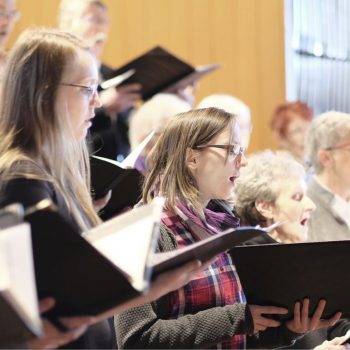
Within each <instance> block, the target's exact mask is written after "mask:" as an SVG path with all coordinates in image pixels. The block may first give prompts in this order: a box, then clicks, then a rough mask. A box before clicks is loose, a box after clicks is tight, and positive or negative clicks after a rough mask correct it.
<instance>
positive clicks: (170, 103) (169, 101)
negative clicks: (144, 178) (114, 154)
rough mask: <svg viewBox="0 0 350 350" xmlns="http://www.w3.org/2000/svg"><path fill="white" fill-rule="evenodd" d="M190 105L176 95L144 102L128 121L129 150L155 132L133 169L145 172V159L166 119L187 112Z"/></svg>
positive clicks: (159, 95) (163, 96) (156, 97)
mask: <svg viewBox="0 0 350 350" xmlns="http://www.w3.org/2000/svg"><path fill="white" fill-rule="evenodd" d="M190 109H191V104H190V103H189V102H187V101H186V100H184V99H183V98H180V97H179V96H178V95H176V94H165V93H160V94H157V95H155V96H153V97H152V98H151V99H150V100H148V101H146V102H145V103H144V104H143V105H142V106H141V107H140V108H139V109H138V110H136V111H135V113H133V114H132V116H131V119H130V129H129V138H130V143H131V149H132V150H133V149H135V148H136V147H137V146H138V145H139V144H140V143H141V142H142V141H143V140H144V138H145V137H146V136H147V135H149V134H150V133H151V132H152V131H154V132H155V134H154V136H153V138H152V140H151V141H150V142H149V143H148V144H147V146H146V147H145V149H144V150H143V152H142V154H141V155H140V156H139V157H138V159H137V162H136V164H135V167H136V168H137V169H138V170H139V171H140V172H141V173H143V174H146V172H147V166H146V157H147V155H148V153H149V152H150V150H151V149H152V147H153V145H154V144H155V143H156V142H157V139H158V137H159V135H160V133H161V132H162V131H163V129H164V127H165V125H166V123H167V122H168V119H169V118H170V117H172V116H174V115H175V114H178V113H182V112H187V111H189V110H190Z"/></svg>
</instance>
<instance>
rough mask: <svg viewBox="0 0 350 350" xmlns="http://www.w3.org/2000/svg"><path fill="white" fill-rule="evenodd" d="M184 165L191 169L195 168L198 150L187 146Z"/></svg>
mask: <svg viewBox="0 0 350 350" xmlns="http://www.w3.org/2000/svg"><path fill="white" fill-rule="evenodd" d="M186 165H187V166H188V168H189V169H190V170H192V171H194V170H196V169H197V166H198V151H196V150H194V149H193V148H190V147H188V148H187V150H186Z"/></svg>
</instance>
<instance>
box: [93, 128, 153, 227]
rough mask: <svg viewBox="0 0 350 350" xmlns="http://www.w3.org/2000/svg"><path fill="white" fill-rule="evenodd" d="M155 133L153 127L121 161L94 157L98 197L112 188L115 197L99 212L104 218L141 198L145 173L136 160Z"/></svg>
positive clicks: (94, 177)
mask: <svg viewBox="0 0 350 350" xmlns="http://www.w3.org/2000/svg"><path fill="white" fill-rule="evenodd" d="M153 135H154V132H153V131H152V132H151V133H150V134H149V135H148V136H147V137H145V139H144V140H143V141H142V142H141V143H140V144H139V145H138V146H137V147H136V148H135V149H134V150H133V151H132V152H131V153H130V154H129V155H128V156H127V157H126V158H125V159H124V160H123V161H122V162H121V163H120V162H117V161H115V160H112V159H108V158H104V157H97V156H91V157H90V169H91V187H92V189H93V193H94V198H95V199H99V198H102V197H104V196H105V195H106V194H107V192H108V191H109V190H112V196H111V199H110V200H109V202H108V203H107V205H106V206H105V207H104V208H103V210H102V211H101V212H100V213H99V214H100V217H101V218H102V219H103V220H108V219H110V218H112V217H113V216H115V215H116V214H118V213H119V212H121V211H122V210H123V209H125V208H127V207H129V208H132V207H133V206H134V205H135V204H136V203H137V202H139V201H140V199H141V195H142V184H143V180H144V176H143V175H142V174H141V173H140V172H139V171H138V170H137V169H135V163H136V161H137V159H138V157H139V156H140V154H141V153H142V151H143V150H144V148H145V147H146V145H147V144H148V143H149V141H150V140H151V139H152V137H153Z"/></svg>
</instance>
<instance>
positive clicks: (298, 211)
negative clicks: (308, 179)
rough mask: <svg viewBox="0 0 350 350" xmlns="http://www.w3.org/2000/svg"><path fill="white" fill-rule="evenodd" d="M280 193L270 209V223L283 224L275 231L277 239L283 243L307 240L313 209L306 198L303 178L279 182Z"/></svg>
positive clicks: (313, 206) (312, 204) (310, 202)
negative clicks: (308, 224)
mask: <svg viewBox="0 0 350 350" xmlns="http://www.w3.org/2000/svg"><path fill="white" fill-rule="evenodd" d="M279 187H280V192H279V195H278V197H277V199H276V201H275V203H274V204H273V205H272V207H271V217H272V223H276V222H281V223H283V222H285V223H284V224H282V225H281V226H279V227H278V228H277V229H276V233H277V237H278V238H279V240H281V241H282V242H284V243H288V242H304V241H306V240H307V233H308V226H307V223H308V220H309V218H310V213H311V212H312V211H313V210H314V209H315V205H314V203H313V202H312V201H311V199H310V198H309V197H307V195H306V193H305V191H306V184H305V181H304V179H303V178H301V177H300V178H297V177H292V178H287V179H285V180H282V181H281V184H280V186H279Z"/></svg>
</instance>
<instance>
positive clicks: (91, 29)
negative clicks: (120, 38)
mask: <svg viewBox="0 0 350 350" xmlns="http://www.w3.org/2000/svg"><path fill="white" fill-rule="evenodd" d="M58 26H59V28H60V29H63V30H66V31H70V32H72V33H74V34H77V35H80V36H82V37H83V38H84V39H86V40H87V41H88V42H89V44H90V45H91V47H92V51H93V52H94V54H95V56H96V57H97V58H100V56H101V55H102V52H103V48H104V44H105V41H106V39H107V34H108V29H109V18H108V10H107V6H106V5H105V4H104V3H103V2H102V1H100V0H61V3H60V8H59V16H58Z"/></svg>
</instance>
